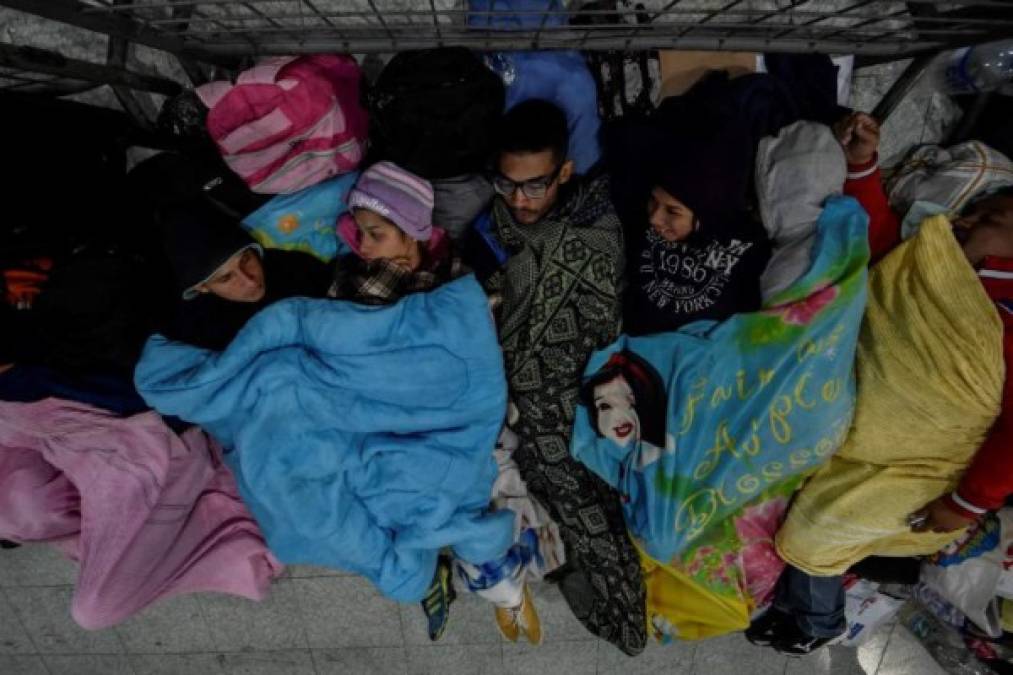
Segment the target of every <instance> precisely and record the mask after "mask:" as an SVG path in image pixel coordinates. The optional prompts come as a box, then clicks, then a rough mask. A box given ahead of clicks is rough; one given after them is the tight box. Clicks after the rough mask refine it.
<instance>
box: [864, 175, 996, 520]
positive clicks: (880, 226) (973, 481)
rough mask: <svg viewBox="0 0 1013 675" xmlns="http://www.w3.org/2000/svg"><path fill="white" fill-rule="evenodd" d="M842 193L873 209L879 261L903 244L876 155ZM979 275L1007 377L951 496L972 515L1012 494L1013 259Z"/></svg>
mask: <svg viewBox="0 0 1013 675" xmlns="http://www.w3.org/2000/svg"><path fill="white" fill-rule="evenodd" d="M844 194H847V195H850V196H852V197H854V198H855V199H857V200H858V201H859V203H861V205H862V206H863V207H864V208H865V210H866V211H867V212H868V214H869V248H870V250H871V253H872V262H875V261H877V260H879V259H880V258H881V257H883V256H884V255H886V254H887V253H889V252H890V250H892V249H893V248H894V247H895V246H896V245H897V244H899V243H900V220H899V219H898V218H897V214H895V213H894V212H893V211H892V210H891V209H890V205H889V202H888V201H887V198H886V193H885V192H884V190H883V178H882V175H881V174H880V171H879V167H878V166H876V160H875V159H874V160H873V161H872V162H870V163H869V164H867V165H864V166H855V165H849V166H848V180H847V181H846V182H845V184H844ZM978 276H979V278H980V279H981V283H982V284H983V285H984V287H985V291H986V292H987V293H988V296H989V297H990V298H992V300H993V301H994V302H995V303H996V309H998V310H999V316H1000V318H1001V319H1002V323H1003V328H1004V332H1003V356H1004V358H1005V361H1006V366H1007V368H1006V370H1007V376H1006V382H1005V384H1004V385H1003V396H1002V410H1001V412H1000V413H999V417H998V418H997V419H996V421H995V424H994V425H993V426H992V430H991V431H990V432H989V435H988V438H986V439H985V442H984V443H983V444H982V446H981V448H979V449H978V452H977V454H975V456H974V460H973V461H972V462H971V465H970V466H969V467H968V468H967V472H966V473H965V474H964V477H963V479H961V481H960V485H959V486H958V487H957V490H956V492H954V493H953V494H952V495H950V496H949V498H948V500H949V502H950V506H951V507H952V508H953V509H955V510H956V511H959V512H961V513H963V514H964V515H966V516H968V517H974V518H977V517H978V516H980V515H981V514H983V513H985V512H986V511H990V510H994V509H998V508H1000V507H1001V506H1002V505H1003V502H1005V500H1006V497H1007V496H1009V495H1011V494H1013V378H1011V377H1010V376H1009V370H1010V365H1011V364H1013V259H1010V258H986V259H985V261H984V262H983V263H982V265H981V267H980V268H979V270H978Z"/></svg>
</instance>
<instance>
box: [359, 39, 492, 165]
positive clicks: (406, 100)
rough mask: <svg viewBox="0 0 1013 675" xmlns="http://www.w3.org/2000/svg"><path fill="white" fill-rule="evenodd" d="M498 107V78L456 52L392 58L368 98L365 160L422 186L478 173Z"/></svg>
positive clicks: (442, 50) (489, 148)
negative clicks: (398, 170) (388, 165)
mask: <svg viewBox="0 0 1013 675" xmlns="http://www.w3.org/2000/svg"><path fill="white" fill-rule="evenodd" d="M505 100H506V94H505V92H504V89H503V83H502V82H501V81H500V79H499V77H498V76H497V75H496V74H495V73H493V72H492V71H491V70H489V69H488V68H486V66H485V64H484V63H483V62H482V60H481V59H480V58H479V57H478V56H477V55H475V54H474V53H473V52H472V51H470V50H468V49H465V48H464V47H444V48H439V49H424V50H419V51H407V52H400V53H399V54H397V55H396V56H395V57H394V58H393V59H391V61H390V63H388V64H387V66H386V67H385V68H384V69H383V71H382V72H381V73H380V76H379V77H378V78H377V81H376V84H375V85H374V87H373V89H372V91H371V92H370V94H369V109H370V140H371V142H372V143H373V148H372V158H373V159H376V160H381V159H386V160H390V161H392V162H394V163H396V164H398V165H399V166H401V167H403V168H405V169H407V170H409V171H411V172H413V173H416V174H418V175H420V176H422V177H423V178H428V179H438V178H450V177H452V176H460V175H462V174H466V173H473V172H476V171H479V170H481V169H482V168H483V167H484V166H485V163H486V161H487V160H488V158H489V156H490V155H491V154H492V151H493V143H494V142H495V132H496V124H497V122H498V120H499V118H500V116H501V115H502V114H503V107H504V105H505Z"/></svg>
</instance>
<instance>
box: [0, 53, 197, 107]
mask: <svg viewBox="0 0 1013 675" xmlns="http://www.w3.org/2000/svg"><path fill="white" fill-rule="evenodd" d="M0 66H3V67H5V68H11V69H14V70H16V71H21V72H34V73H46V74H48V75H53V76H56V77H58V78H61V79H68V80H83V81H85V82H95V83H98V84H112V85H122V86H125V87H130V88H131V89H136V90H138V91H150V92H154V93H157V94H164V95H166V96H174V95H176V94H178V93H179V92H180V91H182V87H180V86H179V84H177V83H175V82H173V81H172V80H167V79H164V78H161V77H155V76H153V75H144V74H141V73H135V72H133V71H130V70H126V69H125V68H117V67H113V66H107V65H106V66H103V65H99V64H97V63H90V62H88V61H80V60H78V59H70V58H67V57H66V56H63V55H61V54H57V53H56V52H51V51H48V50H45V49H36V48H35V47H19V46H17V45H9V44H4V43H0ZM0 77H3V76H0Z"/></svg>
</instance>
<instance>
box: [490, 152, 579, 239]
mask: <svg viewBox="0 0 1013 675" xmlns="http://www.w3.org/2000/svg"><path fill="white" fill-rule="evenodd" d="M498 168H499V172H500V174H501V175H502V176H504V177H505V178H508V179H509V180H511V181H513V182H514V183H523V182H525V181H531V180H533V179H546V181H545V182H546V189H545V195H544V196H543V197H540V198H532V197H529V196H528V195H527V194H525V191H524V190H523V189H521V188H520V187H518V188H517V189H515V190H514V191H513V193H512V194H509V195H503V194H501V195H500V197H501V198H502V199H503V201H505V202H506V205H507V206H508V207H509V208H510V212H511V213H512V214H513V216H514V218H515V219H516V220H517V222H518V223H520V224H522V225H534V224H535V223H537V222H538V221H539V220H541V219H542V217H543V216H544V215H545V214H546V213H548V212H549V210H550V209H552V207H553V206H555V205H556V202H557V201H558V200H559V186H561V185H563V184H564V183H566V182H568V181H569V180H570V178H571V177H572V176H573V162H571V161H569V160H567V161H565V162H564V163H563V165H562V167H560V166H559V164H558V161H557V159H556V158H555V156H554V155H553V152H552V151H551V150H543V151H541V152H504V153H502V154H501V155H500V158H499V167H498ZM557 169H558V172H557V173H556V175H555V176H554V177H553V173H554V172H556V170H557Z"/></svg>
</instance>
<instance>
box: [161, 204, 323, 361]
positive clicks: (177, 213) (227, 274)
mask: <svg viewBox="0 0 1013 675" xmlns="http://www.w3.org/2000/svg"><path fill="white" fill-rule="evenodd" d="M160 225H161V228H162V236H163V245H164V247H165V252H166V254H167V256H168V258H169V263H170V265H171V267H172V270H173V274H174V276H175V282H176V286H177V289H178V293H179V296H178V297H179V303H178V305H177V308H176V311H175V313H174V315H173V316H172V317H171V319H170V320H169V321H168V322H167V323H166V325H165V326H163V327H162V328H161V331H160V332H162V334H163V335H165V336H166V337H168V338H169V339H171V340H178V341H180V342H186V343H188V344H192V345H195V346H197V347H202V348H205V349H212V350H215V351H220V350H223V349H225V347H227V346H228V344H229V343H230V342H231V341H232V339H233V338H234V337H235V336H236V333H238V332H239V331H240V329H241V328H242V327H243V326H244V325H245V324H246V322H247V321H249V319H250V318H251V317H252V316H253V315H254V314H256V313H257V312H258V311H260V310H261V309H263V308H264V307H266V306H267V305H270V304H271V303H273V302H277V301H278V300H283V299H285V298H290V297H296V296H304V297H311V298H322V297H326V295H327V291H328V289H329V288H330V284H331V281H332V273H331V269H330V266H329V265H327V264H325V263H323V262H320V261H319V260H317V259H316V258H314V257H313V256H311V255H308V254H306V253H300V252H297V251H281V250H275V249H266V250H265V249H263V248H262V247H261V246H260V245H259V244H257V243H256V242H255V241H254V240H253V239H252V238H251V237H250V236H249V235H248V234H246V233H245V232H244V231H243V230H242V229H241V228H240V227H239V223H237V222H235V221H234V220H233V219H231V218H230V217H229V216H227V215H226V214H224V213H222V212H221V211H219V210H218V209H217V208H215V207H214V206H213V205H211V204H210V203H208V202H205V201H203V200H195V201H192V202H190V203H188V204H185V205H183V206H177V207H174V208H171V209H169V210H167V211H166V212H165V213H163V214H161V217H160Z"/></svg>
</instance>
